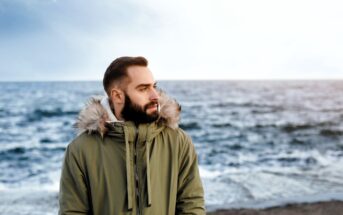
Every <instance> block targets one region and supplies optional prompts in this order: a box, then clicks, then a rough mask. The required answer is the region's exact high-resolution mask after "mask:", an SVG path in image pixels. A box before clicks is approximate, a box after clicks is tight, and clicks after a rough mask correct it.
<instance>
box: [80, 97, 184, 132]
mask: <svg viewBox="0 0 343 215" xmlns="http://www.w3.org/2000/svg"><path fill="white" fill-rule="evenodd" d="M102 98H103V96H93V97H91V99H90V100H89V101H88V102H87V103H86V105H85V107H84V108H83V109H82V110H81V111H80V113H79V116H78V117H77V120H76V123H75V125H74V127H75V128H76V129H77V131H78V134H81V133H83V132H88V133H91V132H94V131H98V132H99V133H100V134H101V136H103V135H104V134H105V133H106V132H107V128H106V122H107V121H109V120H110V119H109V116H108V114H107V111H106V109H105V108H104V107H103V106H102V105H101V100H102ZM159 104H160V117H159V119H158V120H157V123H160V124H164V125H166V126H168V127H170V128H172V129H176V128H178V127H179V121H180V112H181V106H180V105H179V103H178V102H177V101H176V100H175V99H172V98H170V97H169V96H168V95H167V94H165V93H164V92H162V91H161V92H160V98H159Z"/></svg>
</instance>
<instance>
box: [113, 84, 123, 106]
mask: <svg viewBox="0 0 343 215" xmlns="http://www.w3.org/2000/svg"><path fill="white" fill-rule="evenodd" d="M111 100H112V102H113V103H115V104H123V103H124V102H125V95H124V92H123V91H122V90H120V89H118V88H113V89H112V90H111Z"/></svg>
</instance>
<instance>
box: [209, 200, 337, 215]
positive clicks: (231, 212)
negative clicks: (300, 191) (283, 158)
mask: <svg viewBox="0 0 343 215" xmlns="http://www.w3.org/2000/svg"><path fill="white" fill-rule="evenodd" d="M207 214H208V215H343V202H342V201H328V202H318V203H309V204H289V205H285V206H280V207H272V208H266V209H228V210H217V211H216V212H209V213H207Z"/></svg>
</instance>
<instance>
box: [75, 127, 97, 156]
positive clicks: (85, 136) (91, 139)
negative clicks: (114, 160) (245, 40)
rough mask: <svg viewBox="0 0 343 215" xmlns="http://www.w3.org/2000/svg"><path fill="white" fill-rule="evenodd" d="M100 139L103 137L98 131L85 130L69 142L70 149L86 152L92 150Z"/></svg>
mask: <svg viewBox="0 0 343 215" xmlns="http://www.w3.org/2000/svg"><path fill="white" fill-rule="evenodd" d="M99 139H101V137H100V135H98V134H96V133H87V132H83V133H81V134H80V135H78V136H77V137H75V138H74V139H73V140H72V141H71V142H70V143H69V145H68V150H69V152H71V153H80V152H85V151H86V150H91V149H92V148H93V147H95V146H96V145H97V142H98V141H99Z"/></svg>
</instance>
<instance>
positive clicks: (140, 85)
mask: <svg viewBox="0 0 343 215" xmlns="http://www.w3.org/2000/svg"><path fill="white" fill-rule="evenodd" d="M156 85H157V82H155V83H154V84H153V86H156ZM149 86H151V84H139V85H138V86H137V87H135V88H136V89H138V88H140V87H149Z"/></svg>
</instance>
